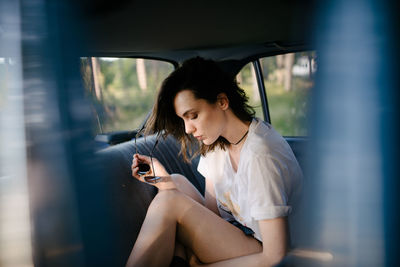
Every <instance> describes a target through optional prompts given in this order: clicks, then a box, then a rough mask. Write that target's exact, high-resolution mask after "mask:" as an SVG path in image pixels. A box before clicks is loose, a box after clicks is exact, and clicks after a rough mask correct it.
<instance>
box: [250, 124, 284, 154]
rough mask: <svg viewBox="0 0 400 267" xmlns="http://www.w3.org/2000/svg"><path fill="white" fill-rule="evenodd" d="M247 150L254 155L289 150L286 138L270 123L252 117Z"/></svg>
mask: <svg viewBox="0 0 400 267" xmlns="http://www.w3.org/2000/svg"><path fill="white" fill-rule="evenodd" d="M248 152H249V153H251V154H253V155H254V156H266V155H269V154H271V153H274V152H284V153H285V152H288V153H289V152H291V149H290V146H289V144H288V143H287V142H286V140H285V139H284V138H283V137H282V136H281V135H280V134H279V133H278V132H277V131H276V130H275V129H274V128H273V127H272V125H271V124H269V123H267V122H264V121H262V120H261V119H254V121H253V123H252V125H251V129H250V131H249V139H248Z"/></svg>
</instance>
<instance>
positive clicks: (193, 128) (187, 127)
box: [185, 121, 196, 134]
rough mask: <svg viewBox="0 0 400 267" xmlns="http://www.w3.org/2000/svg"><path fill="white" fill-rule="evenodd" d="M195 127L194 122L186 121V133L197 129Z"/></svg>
mask: <svg viewBox="0 0 400 267" xmlns="http://www.w3.org/2000/svg"><path fill="white" fill-rule="evenodd" d="M195 129H196V128H195V127H194V126H193V124H192V123H190V122H188V121H185V132H186V134H192V133H194V131H195Z"/></svg>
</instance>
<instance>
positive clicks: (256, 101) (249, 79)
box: [236, 63, 265, 119]
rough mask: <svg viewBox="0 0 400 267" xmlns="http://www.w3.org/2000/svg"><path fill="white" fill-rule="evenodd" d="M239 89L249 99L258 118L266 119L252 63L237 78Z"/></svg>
mask: <svg viewBox="0 0 400 267" xmlns="http://www.w3.org/2000/svg"><path fill="white" fill-rule="evenodd" d="M236 81H237V82H238V84H239V87H240V88H242V89H243V90H244V91H245V92H246V95H247V96H248V97H249V104H250V106H252V107H253V108H254V110H255V111H256V117H258V118H262V119H265V118H264V115H263V111H262V104H261V99H260V92H259V90H258V85H257V79H256V74H255V71H254V67H253V64H252V63H248V64H247V65H245V66H244V67H243V68H242V69H241V70H240V72H239V73H238V74H237V76H236Z"/></svg>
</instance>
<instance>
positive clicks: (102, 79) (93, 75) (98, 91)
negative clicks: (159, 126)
mask: <svg viewBox="0 0 400 267" xmlns="http://www.w3.org/2000/svg"><path fill="white" fill-rule="evenodd" d="M173 70H174V66H173V65H172V64H171V63H168V62H163V61H159V60H149V59H141V58H138V59H135V58H104V57H100V58H95V57H88V58H82V59H81V72H82V77H83V81H84V84H85V88H86V92H87V94H88V95H89V96H90V98H91V99H92V103H93V105H92V107H93V112H94V113H95V114H96V117H97V129H96V133H107V132H114V131H123V130H134V129H137V128H139V127H140V125H141V123H142V122H143V121H144V120H145V118H146V115H147V114H148V113H149V111H150V110H151V108H152V107H153V104H154V101H155V96H156V92H157V90H158V89H159V87H160V85H161V83H162V81H163V80H164V79H165V78H166V77H167V76H168V74H169V73H171V72H172V71H173Z"/></svg>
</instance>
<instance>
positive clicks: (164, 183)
mask: <svg viewBox="0 0 400 267" xmlns="http://www.w3.org/2000/svg"><path fill="white" fill-rule="evenodd" d="M152 184H153V183H152ZM153 185H154V186H155V187H157V188H158V189H159V190H171V189H177V187H176V185H175V183H174V182H173V181H172V179H171V176H169V175H168V176H160V179H159V180H158V181H157V182H156V183H154V184H153Z"/></svg>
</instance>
